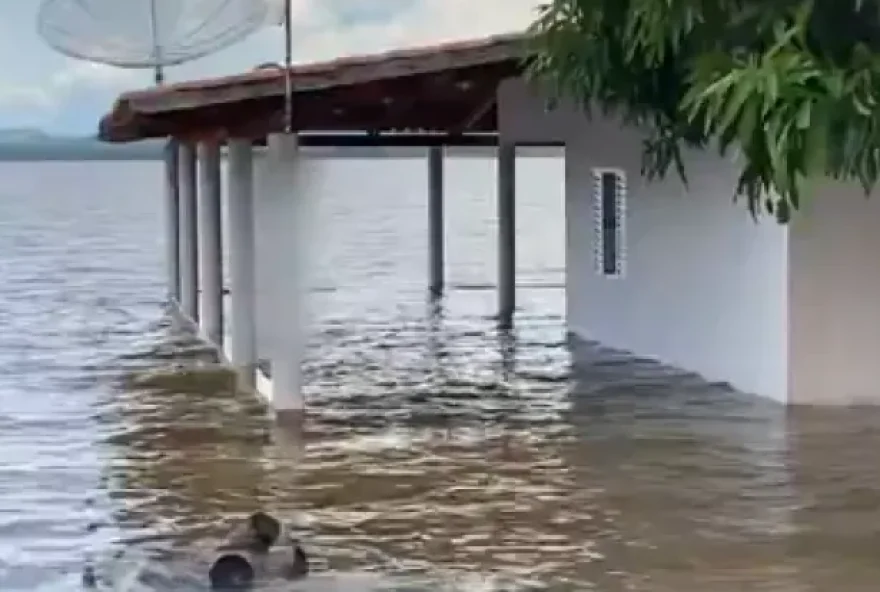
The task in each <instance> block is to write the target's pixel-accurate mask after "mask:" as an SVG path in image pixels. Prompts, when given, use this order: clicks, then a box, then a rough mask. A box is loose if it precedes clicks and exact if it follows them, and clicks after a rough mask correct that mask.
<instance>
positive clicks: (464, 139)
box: [299, 133, 498, 148]
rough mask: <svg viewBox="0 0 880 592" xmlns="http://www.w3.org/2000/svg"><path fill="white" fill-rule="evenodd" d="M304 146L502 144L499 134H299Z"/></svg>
mask: <svg viewBox="0 0 880 592" xmlns="http://www.w3.org/2000/svg"><path fill="white" fill-rule="evenodd" d="M299 140H300V144H301V145H303V146H311V147H320V148H374V147H375V148H421V147H425V148H429V147H432V146H448V147H492V146H497V145H498V136H497V135H496V134H431V133H428V134H425V133H392V134H364V133H350V134H335V133H334V134H316V133H304V134H300V136H299Z"/></svg>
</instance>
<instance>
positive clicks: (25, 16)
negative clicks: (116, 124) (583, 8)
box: [0, 0, 540, 135]
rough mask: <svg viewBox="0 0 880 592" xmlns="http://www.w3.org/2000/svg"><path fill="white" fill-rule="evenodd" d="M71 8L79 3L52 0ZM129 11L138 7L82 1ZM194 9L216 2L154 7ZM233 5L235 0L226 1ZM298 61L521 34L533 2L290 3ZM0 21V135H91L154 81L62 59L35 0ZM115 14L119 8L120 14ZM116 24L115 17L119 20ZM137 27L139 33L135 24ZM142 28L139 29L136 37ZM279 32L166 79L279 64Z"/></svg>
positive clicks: (12, 4) (146, 74)
mask: <svg viewBox="0 0 880 592" xmlns="http://www.w3.org/2000/svg"><path fill="white" fill-rule="evenodd" d="M52 1H54V2H59V3H60V2H63V3H64V4H65V5H69V6H71V7H73V6H75V5H76V2H77V0H52ZM79 1H80V2H82V3H84V4H89V5H94V6H98V5H101V4H104V5H107V6H109V5H111V3H112V5H113V7H121V6H124V7H126V11H128V9H129V8H130V9H131V11H132V12H134V11H135V10H136V9H137V8H138V6H137V5H141V4H144V0H85V2H83V0H79ZM161 1H162V2H176V3H184V4H189V3H192V4H193V5H194V6H195V5H199V4H201V5H202V6H204V5H205V3H215V4H216V3H217V2H218V0H161ZM231 1H232V3H233V4H234V3H235V2H237V1H242V2H243V1H245V0H231ZM292 2H293V15H294V21H293V22H294V27H293V31H294V42H293V52H294V61H295V62H309V61H314V60H323V59H333V58H336V57H339V56H343V55H352V54H365V53H373V52H377V51H385V50H389V49H394V48H398V47H412V46H418V45H424V44H433V43H438V42H443V41H454V40H460V39H467V38H472V37H482V36H485V35H491V34H495V33H506V32H511V31H517V30H522V29H523V28H525V27H526V26H527V25H528V24H529V23H530V22H531V20H532V19H533V18H534V16H535V14H536V13H535V10H536V8H537V6H538V4H539V3H540V0H292ZM4 4H5V6H4V7H3V8H2V15H3V16H2V18H0V61H2V64H0V128H4V129H5V128H39V129H42V130H45V131H47V132H51V133H59V134H75V135H82V134H88V135H91V134H93V133H94V132H95V129H96V123H97V120H98V118H99V117H100V116H101V115H102V114H103V113H104V112H106V111H107V110H108V109H109V107H110V105H111V104H112V102H113V99H114V98H115V97H116V96H117V95H118V94H119V93H120V92H123V91H125V90H131V89H136V88H143V87H147V86H149V85H150V84H152V73H151V72H150V71H145V70H133V69H122V68H115V67H111V66H101V65H97V64H93V63H91V62H86V61H78V60H74V59H71V58H67V57H65V56H63V55H62V54H60V53H58V52H57V51H55V50H53V49H51V48H50V47H49V45H48V44H47V43H45V42H44V40H43V39H42V38H41V37H40V35H39V34H38V32H37V15H38V12H39V6H40V2H39V1H38V0H14V1H13V0H6V1H5V3H4ZM117 12H118V11H117ZM115 18H116V19H119V20H122V19H121V18H120V17H119V16H118V15H117V16H116V17H115ZM125 20H126V22H125V23H124V24H122V25H120V26H118V27H117V28H116V33H117V36H124V37H126V38H128V39H131V38H133V37H138V36H147V35H148V32H147V30H146V29H144V28H145V27H147V24H146V22H145V20H144V19H143V18H131V19H125ZM63 22H64V23H71V25H70V26H68V25H67V24H65V27H67V28H74V25H75V28H76V30H77V31H87V27H84V26H82V25H83V23H85V22H86V21H85V20H84V19H83V18H82V17H79V18H76V15H74V16H69V15H68V16H65V17H64V19H63ZM141 23H143V27H141ZM100 29H101V31H100V32H99V33H92V34H90V35H86V36H85V39H86V40H87V41H88V42H90V43H94V44H101V43H104V44H106V43H112V42H113V39H112V38H111V37H108V36H107V33H106V32H105V31H106V30H107V29H108V27H106V26H102V27H100ZM142 29H143V30H142ZM283 58H284V44H283V33H282V29H281V28H280V27H277V26H271V25H270V24H267V26H264V27H262V28H261V29H259V30H257V31H256V32H254V33H252V34H251V35H250V36H248V37H247V38H245V39H244V40H242V41H240V42H238V43H236V44H235V45H232V46H229V47H227V48H226V49H223V50H221V51H218V52H216V53H214V54H211V55H209V56H206V57H204V58H201V59H198V60H194V61H191V62H189V63H186V64H183V65H181V66H178V67H173V68H169V69H168V71H167V79H168V80H169V81H179V80H188V79H193V78H205V77H212V76H219V75H224V74H232V73H235V72H240V71H243V70H249V69H251V68H253V67H254V66H256V65H258V64H261V63H266V62H276V63H277V62H282V61H283Z"/></svg>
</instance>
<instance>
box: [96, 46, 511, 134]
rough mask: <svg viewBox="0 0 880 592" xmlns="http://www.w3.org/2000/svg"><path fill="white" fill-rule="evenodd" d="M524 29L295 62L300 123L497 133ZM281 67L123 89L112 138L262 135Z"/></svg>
mask: <svg viewBox="0 0 880 592" xmlns="http://www.w3.org/2000/svg"><path fill="white" fill-rule="evenodd" d="M525 40H526V36H525V34H524V33H515V34H506V35H497V36H492V37H486V38H482V39H475V40H468V41H460V42H455V43H445V44H441V45H434V46H429V47H420V48H415V49H406V50H395V51H390V52H386V53H381V54H373V55H364V56H352V57H345V58H340V59H336V60H332V61H328V62H319V63H312V64H305V65H297V66H295V67H294V68H293V69H292V73H293V86H294V90H295V95H294V128H295V129H296V130H298V131H306V132H349V133H351V132H362V133H367V134H379V133H382V132H388V131H407V132H439V133H445V134H449V135H461V134H465V133H467V132H496V131H497V127H498V126H497V112H496V90H497V87H498V84H499V82H501V80H503V79H505V78H509V77H513V76H517V75H519V74H520V73H521V72H522V67H523V62H522V60H523V58H524V57H525V56H526V49H525V43H524V41H525ZM283 97H284V75H283V68H282V67H278V66H276V65H266V66H261V67H258V68H256V69H254V70H252V71H250V72H246V73H242V74H236V75H233V76H226V77H222V78H214V79H205V80H195V81H190V82H182V83H179V84H170V85H167V86H163V87H154V88H151V89H147V90H138V91H133V92H127V93H124V94H122V95H121V96H120V97H119V98H118V99H117V100H116V101H115V103H114V105H113V107H112V110H111V111H110V112H109V113H108V114H107V115H105V116H104V117H103V118H102V119H101V121H100V124H99V133H98V136H99V138H100V139H101V140H103V141H107V142H129V141H135V140H140V139H145V138H156V137H165V136H178V137H184V138H200V137H213V138H216V139H218V140H224V139H226V138H228V137H249V138H255V139H258V138H262V137H264V136H265V135H267V134H268V133H271V132H274V131H281V130H282V129H283V125H282V123H283V108H284V102H283Z"/></svg>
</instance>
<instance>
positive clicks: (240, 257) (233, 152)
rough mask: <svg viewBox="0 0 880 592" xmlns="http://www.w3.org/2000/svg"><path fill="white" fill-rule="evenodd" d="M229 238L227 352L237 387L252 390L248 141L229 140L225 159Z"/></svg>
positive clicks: (253, 311) (251, 163) (251, 193)
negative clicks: (228, 326) (239, 385)
mask: <svg viewBox="0 0 880 592" xmlns="http://www.w3.org/2000/svg"><path fill="white" fill-rule="evenodd" d="M226 174H227V200H228V201H227V206H228V207H227V216H226V223H227V232H228V237H229V297H230V300H231V306H230V316H231V318H230V340H231V344H230V345H231V347H230V350H231V351H229V352H228V355H229V358H230V361H231V362H232V365H233V366H234V367H235V369H236V373H237V374H238V378H239V383H240V384H241V386H243V387H245V388H248V389H253V388H254V375H255V372H256V366H257V361H258V360H257V316H256V312H257V299H256V245H255V233H254V160H253V147H252V145H251V142H250V140H231V141H230V142H229V152H228V153H227V158H226Z"/></svg>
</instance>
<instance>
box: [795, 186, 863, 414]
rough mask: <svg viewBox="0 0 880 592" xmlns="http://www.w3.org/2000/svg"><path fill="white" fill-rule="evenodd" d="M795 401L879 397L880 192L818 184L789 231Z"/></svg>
mask: <svg viewBox="0 0 880 592" xmlns="http://www.w3.org/2000/svg"><path fill="white" fill-rule="evenodd" d="M790 250H791V252H790V259H791V285H790V291H791V310H790V323H791V368H790V370H791V378H790V380H791V389H790V390H791V399H790V400H791V402H792V403H797V404H872V405H876V404H877V403H878V402H880V363H878V360H880V258H878V255H880V194H878V192H876V191H875V192H874V193H873V194H872V195H871V197H870V199H866V198H865V194H864V192H863V190H862V189H861V188H860V187H859V186H858V185H857V184H854V183H851V184H844V183H840V182H837V181H832V180H828V181H818V182H816V183H815V187H814V190H813V192H812V194H811V195H810V197H809V198H808V199H804V204H803V209H802V210H801V211H799V212H798V214H797V215H796V216H795V218H794V221H793V223H792V228H791V245H790Z"/></svg>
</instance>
